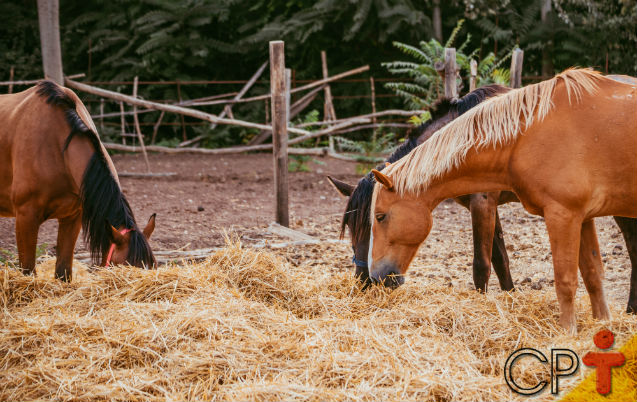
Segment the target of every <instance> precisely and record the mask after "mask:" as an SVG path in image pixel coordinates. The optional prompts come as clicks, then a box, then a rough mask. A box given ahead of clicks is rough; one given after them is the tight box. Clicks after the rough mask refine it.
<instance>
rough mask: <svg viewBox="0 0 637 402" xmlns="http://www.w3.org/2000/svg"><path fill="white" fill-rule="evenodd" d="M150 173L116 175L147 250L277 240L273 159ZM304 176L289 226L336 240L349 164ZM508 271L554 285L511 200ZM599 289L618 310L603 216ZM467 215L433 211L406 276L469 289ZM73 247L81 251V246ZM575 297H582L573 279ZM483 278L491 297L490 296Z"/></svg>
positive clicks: (331, 255) (523, 282)
mask: <svg viewBox="0 0 637 402" xmlns="http://www.w3.org/2000/svg"><path fill="white" fill-rule="evenodd" d="M113 160H114V163H115V166H116V168H117V170H118V171H119V172H124V171H125V172H144V171H145V166H144V162H143V158H142V157H141V155H115V156H114V157H113ZM150 163H151V168H152V171H153V172H156V173H159V172H175V173H177V175H175V176H172V177H169V178H165V177H164V178H127V177H124V178H122V179H121V183H122V187H123V189H124V192H125V194H126V196H127V198H128V200H129V202H130V204H131V206H132V207H133V210H134V213H135V216H136V217H137V219H138V223H139V225H140V226H143V225H144V223H145V221H146V219H148V217H149V216H150V215H151V214H152V213H157V228H156V230H155V233H154V234H153V237H152V241H151V245H152V246H153V248H154V249H155V250H173V249H184V250H189V249H198V248H207V247H216V246H222V245H224V233H228V234H236V235H238V236H240V237H241V241H242V243H243V244H244V245H250V244H256V243H260V242H263V241H264V240H266V241H283V240H284V239H281V238H277V237H276V236H274V235H271V234H269V233H268V232H267V226H268V224H269V223H270V222H272V221H273V205H274V194H273V180H272V159H271V156H269V155H267V154H253V155H229V156H204V155H157V154H153V155H150ZM308 166H309V168H310V170H311V171H310V172H294V173H290V221H291V227H292V228H294V229H297V230H300V231H302V232H305V233H307V234H310V235H313V236H316V237H319V238H321V239H336V238H337V237H338V232H339V229H340V220H341V215H342V212H343V210H344V208H345V200H344V199H343V198H341V197H340V196H339V195H338V194H337V193H336V191H335V190H334V189H333V188H332V187H331V185H330V184H329V183H328V181H327V180H326V178H325V176H326V175H328V174H329V175H333V176H335V177H337V178H339V179H341V180H345V181H349V182H351V183H356V181H357V180H358V179H359V176H358V175H356V174H355V164H354V163H350V162H345V161H339V160H334V159H331V158H322V159H319V160H318V161H317V162H316V161H312V162H310V163H309V164H308ZM500 216H501V219H502V225H503V228H504V232H505V241H506V243H507V249H508V250H509V258H510V260H511V271H512V276H513V279H514V282H515V283H516V285H517V286H522V287H530V286H533V287H534V288H541V287H546V286H549V287H551V286H553V285H552V279H553V273H552V264H551V254H550V248H549V243H548V236H547V234H546V228H545V225H544V222H543V219H542V218H540V217H536V216H532V215H530V214H528V213H526V212H525V211H524V209H523V208H522V207H521V205H520V204H508V205H504V206H501V207H500ZM597 228H598V232H599V240H600V246H601V251H602V256H603V260H604V262H605V265H606V269H607V272H606V289H607V293H608V298H609V302H610V303H613V304H615V303H619V304H620V305H625V304H626V301H627V297H628V287H629V278H630V262H629V259H628V254H627V252H626V247H625V245H624V242H623V238H622V237H621V233H620V232H619V230H618V228H617V226H616V225H615V223H614V221H613V220H612V218H601V219H598V220H597ZM14 233H15V232H14V220H13V219H7V218H5V219H0V248H1V249H6V250H10V251H14V252H15V244H16V243H15V234H14ZM56 233H57V222H55V221H49V222H46V223H45V224H44V225H43V226H42V227H41V228H40V234H39V244H45V246H46V249H47V250H48V251H49V252H50V253H54V245H55V236H56ZM471 239H472V238H471V226H470V216H469V213H468V212H467V211H466V210H465V209H464V208H462V207H460V206H458V205H457V204H455V203H454V202H452V201H446V202H443V203H442V204H441V205H440V206H438V208H437V209H436V210H435V211H434V226H433V229H432V232H431V234H430V235H429V237H428V239H427V241H426V242H425V244H424V245H423V246H422V247H421V250H420V252H419V255H418V257H417V259H416V261H415V262H414V263H413V264H412V267H411V268H410V272H409V279H408V280H415V281H422V282H423V283H426V282H427V281H430V280H436V281H439V280H443V281H446V282H447V283H448V284H449V286H454V287H461V288H466V287H472V279H471V261H472V252H473V251H472V240H471ZM76 251H77V252H80V251H85V248H84V244H83V242H82V241H81V240H80V241H78V244H77V246H76ZM277 252H278V253H280V254H281V255H283V256H284V257H286V258H287V259H288V260H289V261H290V262H291V263H293V264H294V265H297V266H298V265H308V266H316V265H319V266H323V267H324V269H326V270H330V271H343V270H347V271H351V272H353V268H352V264H351V263H350V258H351V251H350V247H349V245H348V244H346V243H342V244H339V243H330V244H325V245H308V246H297V247H288V248H283V249H278V251H277ZM580 285H581V286H580V288H579V292H585V290H584V287H583V284H581V283H580ZM498 289H499V287H498V284H497V278H496V277H495V275H492V277H491V281H490V291H498Z"/></svg>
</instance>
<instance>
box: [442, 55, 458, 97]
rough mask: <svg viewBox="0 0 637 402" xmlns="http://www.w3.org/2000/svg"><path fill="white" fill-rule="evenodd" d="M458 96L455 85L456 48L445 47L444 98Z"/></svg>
mask: <svg viewBox="0 0 637 402" xmlns="http://www.w3.org/2000/svg"><path fill="white" fill-rule="evenodd" d="M457 97H458V88H457V86H456V49H455V48H453V47H451V48H445V98H448V99H453V98H457Z"/></svg>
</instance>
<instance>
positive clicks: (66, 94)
mask: <svg viewBox="0 0 637 402" xmlns="http://www.w3.org/2000/svg"><path fill="white" fill-rule="evenodd" d="M37 87H38V89H37V91H38V92H37V93H38V94H39V95H40V96H42V97H43V98H44V99H45V100H46V102H47V103H48V104H49V105H53V106H56V107H58V108H60V109H61V110H63V111H64V114H65V117H66V121H67V123H68V125H69V127H70V133H69V134H68V136H67V137H66V139H65V141H64V146H63V148H62V152H63V153H64V152H67V150H68V147H69V144H70V143H71V141H72V140H73V138H74V137H75V136H78V135H82V136H85V137H86V138H88V139H89V140H90V142H91V143H92V145H93V148H94V150H95V151H94V153H93V155H92V156H91V158H90V160H89V162H88V164H87V166H86V168H85V170H84V173H83V176H82V182H81V184H80V202H81V205H82V231H83V233H84V241H85V242H86V244H87V247H88V249H89V252H90V254H91V259H92V260H93V263H94V264H96V265H97V264H99V263H100V262H101V260H102V257H103V255H104V254H105V253H106V252H107V251H108V249H109V247H110V245H111V237H110V225H112V226H114V227H116V228H118V227H122V226H123V227H125V228H128V229H134V230H133V231H132V232H130V236H131V237H130V238H131V241H130V246H129V256H128V258H127V260H128V262H129V263H130V264H132V265H137V266H141V265H142V264H146V265H147V266H152V265H154V263H155V257H154V256H153V253H152V251H151V249H150V245H149V244H148V241H147V240H146V238H145V237H144V235H143V234H142V233H141V231H140V230H139V228H138V227H137V224H136V221H135V217H134V215H133V212H132V210H131V208H130V205H129V204H128V201H127V200H126V197H125V196H124V194H123V193H122V190H121V187H120V184H119V179H118V177H117V173H116V171H115V168H114V166H113V163H112V161H111V159H110V157H109V156H108V153H107V152H106V150H105V149H104V147H103V145H102V143H101V141H100V139H99V136H98V134H97V130H96V129H95V125H94V124H93V121H92V120H91V118H90V114H89V113H88V111H87V110H86V107H85V106H84V104H82V101H81V100H80V99H79V98H78V97H77V95H75V94H74V93H73V92H72V91H71V90H68V89H66V88H64V87H61V86H59V85H57V84H56V83H54V82H51V81H41V82H40V83H38V85H37ZM81 115H84V119H82V117H81Z"/></svg>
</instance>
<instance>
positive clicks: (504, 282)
mask: <svg viewBox="0 0 637 402" xmlns="http://www.w3.org/2000/svg"><path fill="white" fill-rule="evenodd" d="M491 262H492V263H493V270H494V271H495V274H496V275H497V276H498V280H499V281H500V289H502V290H504V291H507V292H510V291H512V290H515V287H514V286H513V278H511V271H510V270H509V256H508V255H507V249H506V245H505V244H504V232H503V231H502V225H500V214H499V213H498V208H497V207H496V209H495V232H494V233H493V250H492V251H491Z"/></svg>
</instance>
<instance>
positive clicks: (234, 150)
mask: <svg viewBox="0 0 637 402" xmlns="http://www.w3.org/2000/svg"><path fill="white" fill-rule="evenodd" d="M102 145H104V148H106V149H108V150H112V151H120V152H131V153H137V152H141V151H140V148H139V147H134V146H130V145H122V144H116V143H113V142H105V143H102ZM241 148H246V147H241ZM250 148H253V149H251V150H252V151H263V150H268V149H272V144H264V145H255V146H253V147H250ZM146 150H147V151H148V152H158V153H164V154H203V155H232V154H238V153H243V152H246V150H245V149H239V147H231V148H217V149H209V148H193V147H189V148H170V147H164V146H160V145H149V146H147V147H146ZM288 155H316V156H329V157H333V158H336V159H341V160H350V161H355V160H357V159H356V157H351V156H347V155H341V154H337V153H335V152H332V151H330V149H329V148H327V147H319V148H292V147H289V148H288ZM381 160H382V158H379V161H381ZM146 175H147V176H148V174H146ZM152 175H157V176H159V175H164V176H165V175H167V174H157V173H153V174H152Z"/></svg>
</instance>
